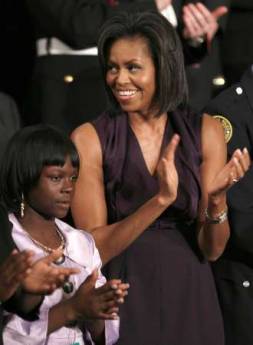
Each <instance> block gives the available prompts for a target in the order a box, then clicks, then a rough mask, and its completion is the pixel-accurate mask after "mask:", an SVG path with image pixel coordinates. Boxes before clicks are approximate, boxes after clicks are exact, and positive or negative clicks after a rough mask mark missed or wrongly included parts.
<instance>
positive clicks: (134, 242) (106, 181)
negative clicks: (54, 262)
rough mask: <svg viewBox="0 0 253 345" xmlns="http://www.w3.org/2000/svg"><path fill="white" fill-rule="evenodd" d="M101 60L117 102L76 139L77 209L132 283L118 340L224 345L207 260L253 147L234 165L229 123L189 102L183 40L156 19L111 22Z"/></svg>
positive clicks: (217, 250) (114, 270) (217, 247)
mask: <svg viewBox="0 0 253 345" xmlns="http://www.w3.org/2000/svg"><path fill="white" fill-rule="evenodd" d="M99 56H100V61H101V65H102V68H103V71H104V76H105V80H106V84H107V91H108V94H109V96H110V99H111V104H112V109H111V110H110V111H108V112H105V113H104V114H102V115H101V116H100V117H99V118H98V119H97V120H96V121H94V122H93V123H87V124H84V125H82V126H81V127H79V128H77V129H76V130H75V131H74V132H73V134H72V138H73V140H74V142H75V143H76V145H77V147H78V150H79V153H80V156H81V169H80V175H79V178H78V181H77V188H76V192H75V197H74V202H73V205H72V212H73V217H74V221H75V223H76V226H77V227H78V228H84V229H86V230H87V229H88V230H90V231H91V232H92V234H93V235H94V237H95V240H96V243H97V246H98V247H99V249H100V253H101V256H102V259H103V262H104V263H107V265H106V267H105V270H106V273H107V275H108V276H109V277H110V276H111V275H112V274H113V276H115V275H116V276H119V277H122V278H123V279H126V280H127V281H128V282H129V283H130V286H131V289H130V293H129V296H128V299H127V301H126V303H125V305H124V306H122V309H121V312H120V316H121V329H120V339H119V342H118V344H120V345H135V344H136V345H186V344H187V345H203V344H205V345H222V344H223V327H222V320H221V315H220V310H219V306H218V303H217V299H216V293H215V288H214V283H213V279H212V275H211V272H210V268H209V265H208V263H207V261H206V260H208V259H209V260H215V259H216V258H218V257H219V255H220V254H221V253H222V251H223V250H224V247H225V245H226V242H227V240H228V237H229V225H228V222H227V206H226V191H227V189H228V188H229V187H230V186H231V185H232V184H233V183H235V181H236V180H237V179H239V178H241V177H243V175H244V173H245V172H246V170H247V169H248V166H249V155H248V152H247V150H245V149H244V150H243V151H240V150H236V151H235V153H234V155H233V157H232V159H231V161H229V162H228V163H227V164H226V147H225V142H224V135H223V131H222V128H221V126H220V124H219V123H218V122H217V121H216V120H214V119H213V118H210V117H209V116H207V115H204V116H203V117H201V116H200V115H196V114H193V113H192V112H190V111H189V110H188V108H187V107H186V106H184V105H185V104H186V101H187V85H186V81H185V73H184V67H183V65H184V63H183V57H182V51H181V46H180V43H179V39H178V37H177V35H176V33H175V31H174V29H173V28H172V27H171V25H170V24H169V23H168V22H167V20H166V19H164V18H163V17H162V16H160V15H159V14H157V13H152V12H151V13H142V14H135V15H131V16H128V15H126V14H122V15H121V16H119V17H115V18H113V19H111V20H110V21H109V22H107V24H106V25H105V26H104V27H103V29H102V32H101V35H100V40H99ZM84 96H85V95H84Z"/></svg>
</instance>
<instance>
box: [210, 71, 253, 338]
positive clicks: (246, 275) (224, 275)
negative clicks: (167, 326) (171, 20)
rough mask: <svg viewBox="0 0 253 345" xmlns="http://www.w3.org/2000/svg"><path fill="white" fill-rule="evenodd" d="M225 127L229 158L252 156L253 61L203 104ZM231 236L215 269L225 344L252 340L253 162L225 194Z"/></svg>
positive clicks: (214, 266) (215, 264)
mask: <svg viewBox="0 0 253 345" xmlns="http://www.w3.org/2000/svg"><path fill="white" fill-rule="evenodd" d="M205 112H206V113H209V114H211V115H214V116H216V117H217V118H218V119H219V120H220V121H221V123H222V125H223V127H224V133H225V139H226V141H227V144H228V157H230V156H231V154H232V152H233V150H234V149H235V148H241V149H242V148H244V147H246V148H247V149H248V151H249V153H250V155H251V159H252V158H253V65H252V66H251V67H250V68H249V69H248V70H247V71H246V72H245V73H244V75H243V76H242V78H241V81H240V82H239V83H237V84H234V85H232V86H231V87H230V88H229V89H227V90H225V91H223V92H222V93H221V94H219V95H218V96H217V97H216V98H215V99H214V100H213V101H211V102H210V104H209V105H208V106H207V107H206V108H205ZM227 198H228V200H227V202H228V207H229V213H228V215H229V222H230V228H231V236H230V240H229V242H228V245H227V248H226V250H225V252H224V254H223V255H222V257H221V258H220V259H219V260H218V261H217V262H215V263H214V265H213V270H214V275H215V280H216V284H217V290H218V295H219V299H220V304H221V309H222V312H223V317H224V326H225V337H226V345H249V344H253V332H252V329H253V167H251V168H250V170H249V171H248V172H247V174H246V176H245V177H244V178H243V179H242V180H240V181H238V182H235V185H234V186H233V188H231V190H229V191H228V194H227Z"/></svg>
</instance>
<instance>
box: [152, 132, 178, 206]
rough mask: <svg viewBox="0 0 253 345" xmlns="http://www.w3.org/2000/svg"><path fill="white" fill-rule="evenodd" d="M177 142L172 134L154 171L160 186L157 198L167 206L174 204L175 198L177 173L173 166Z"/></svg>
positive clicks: (176, 136) (175, 136) (175, 135)
mask: <svg viewBox="0 0 253 345" xmlns="http://www.w3.org/2000/svg"><path fill="white" fill-rule="evenodd" d="M179 141H180V137H179V135H178V134H174V135H173V137H172V139H171V141H170V142H169V144H168V146H167V147H166V149H165V151H164V153H163V155H162V157H161V158H160V160H159V162H158V165H157V169H156V174H157V177H158V179H159V185H160V190H159V197H160V200H161V202H162V203H164V204H168V205H169V204H171V203H172V202H174V201H175V200H176V197H177V189H178V173H177V169H176V166H175V152H176V149H177V146H178V144H179Z"/></svg>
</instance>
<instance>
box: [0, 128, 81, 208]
mask: <svg viewBox="0 0 253 345" xmlns="http://www.w3.org/2000/svg"><path fill="white" fill-rule="evenodd" d="M67 156H69V157H70V160H71V163H72V165H73V166H74V167H77V168H79V156H78V153H77V150H76V148H75V145H74V144H73V143H72V141H71V140H70V139H69V138H68V136H67V135H65V134H64V133H62V132H60V131H58V130H57V129H55V128H52V127H49V126H46V125H37V126H28V127H25V128H23V129H21V130H20V131H18V132H17V133H16V134H14V136H13V137H12V138H11V140H10V142H9V144H8V147H7V150H6V151H5V155H4V157H3V163H2V166H1V170H0V195H1V199H2V201H3V203H4V204H5V205H6V207H7V209H8V211H11V212H18V211H19V208H20V203H21V199H22V193H23V195H24V196H25V197H26V196H27V194H28V193H29V191H30V190H31V189H32V188H33V187H34V186H36V184H37V183H38V181H39V178H40V175H41V172H42V169H43V167H44V166H48V165H58V166H63V165H64V163H65V161H66V157H67Z"/></svg>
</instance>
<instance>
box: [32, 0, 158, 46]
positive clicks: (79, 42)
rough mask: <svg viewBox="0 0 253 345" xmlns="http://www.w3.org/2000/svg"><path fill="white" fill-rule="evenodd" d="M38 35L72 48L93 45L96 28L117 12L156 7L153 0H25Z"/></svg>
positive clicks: (96, 35) (94, 43) (97, 29)
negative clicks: (112, 1) (109, 1)
mask: <svg viewBox="0 0 253 345" xmlns="http://www.w3.org/2000/svg"><path fill="white" fill-rule="evenodd" d="M26 4H27V7H28V10H29V12H30V13H31V16H32V18H33V20H34V23H35V29H36V30H37V36H38V37H57V38H59V39H60V40H62V41H64V42H66V44H68V45H70V46H71V47H72V48H74V49H84V48H88V47H92V46H95V45H96V41H97V37H98V33H99V29H100V28H101V26H102V25H103V23H104V22H105V21H106V20H107V19H108V18H110V17H111V16H113V15H115V14H117V13H118V12H121V11H128V12H133V11H142V10H148V9H156V6H155V2H154V1H153V0H146V1H145V0H142V1H140V0H139V1H134V2H130V1H129V2H124V3H122V4H121V3H120V2H119V4H118V5H115V6H109V5H108V4H107V2H106V1H105V0H104V1H100V0H36V1H34V0H26Z"/></svg>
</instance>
